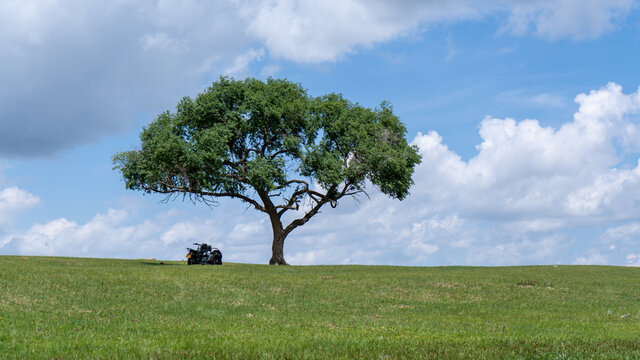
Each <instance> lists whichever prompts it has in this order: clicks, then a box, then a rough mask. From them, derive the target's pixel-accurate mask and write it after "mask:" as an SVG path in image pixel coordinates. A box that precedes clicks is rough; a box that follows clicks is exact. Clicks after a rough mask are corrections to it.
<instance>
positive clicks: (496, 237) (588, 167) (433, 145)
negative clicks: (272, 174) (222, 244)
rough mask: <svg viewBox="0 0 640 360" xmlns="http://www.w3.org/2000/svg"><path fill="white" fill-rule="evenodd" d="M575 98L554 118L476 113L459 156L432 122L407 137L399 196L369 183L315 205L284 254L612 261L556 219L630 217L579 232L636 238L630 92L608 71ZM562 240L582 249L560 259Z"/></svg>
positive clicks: (637, 185)
mask: <svg viewBox="0 0 640 360" xmlns="http://www.w3.org/2000/svg"><path fill="white" fill-rule="evenodd" d="M575 100H576V102H577V104H578V105H579V109H578V111H577V112H576V113H575V114H574V117H573V119H572V120H571V121H568V122H566V123H565V124H563V125H562V126H561V127H560V128H557V129H555V128H551V127H543V126H541V125H540V123H539V122H538V121H536V120H522V121H516V120H514V119H508V118H507V119H496V118H490V117H488V118H485V119H484V120H483V121H482V122H481V123H480V129H479V131H480V136H481V138H482V142H481V143H480V144H479V145H477V154H476V156H474V157H472V158H471V159H469V160H468V161H464V160H462V159H461V157H460V156H459V155H457V154H456V153H455V152H454V151H452V150H450V149H449V148H448V147H447V146H446V145H445V144H444V140H443V138H442V137H441V136H440V135H439V134H437V133H436V132H433V131H432V132H428V133H427V134H420V135H418V136H417V137H416V138H415V139H414V143H415V144H416V145H417V146H418V147H419V148H420V153H421V154H422V156H423V162H422V164H421V165H419V166H418V168H417V169H416V174H415V176H414V179H415V182H416V185H415V186H414V188H413V189H412V195H411V196H410V197H409V198H408V199H407V200H405V201H404V202H395V201H393V200H389V199H386V198H384V196H381V195H379V194H374V195H373V196H372V200H371V201H367V200H364V201H363V202H362V203H361V204H360V205H358V206H355V205H354V206H351V205H347V207H350V209H348V210H344V209H343V210H342V211H344V213H337V214H330V213H327V214H326V215H323V216H324V217H323V218H318V219H317V220H314V221H316V222H315V223H314V224H311V225H309V226H308V227H307V228H306V229H303V230H301V231H300V233H301V234H300V235H299V237H298V240H296V241H301V243H302V245H300V246H298V245H297V244H296V245H290V247H289V250H290V252H292V253H291V255H292V259H295V260H298V261H300V262H303V263H317V262H332V261H331V260H330V259H331V256H329V255H328V254H333V255H334V256H335V255H337V254H339V255H337V256H336V257H337V258H338V259H341V261H344V262H358V263H385V259H386V261H389V262H398V261H399V262H401V263H409V264H425V263H431V264H433V263H466V264H490V265H500V264H502V265H505V264H523V263H532V264H533V263H556V262H575V263H580V264H600V263H607V262H610V261H618V262H619V261H620V259H623V258H624V257H622V258H621V257H620V256H619V254H618V257H610V256H609V255H606V254H605V255H602V254H601V253H599V252H596V251H595V250H593V249H592V250H588V249H587V248H588V247H589V246H591V245H593V244H583V243H584V242H586V241H587V240H584V239H576V238H574V237H573V236H571V235H570V234H569V232H568V231H567V230H569V229H573V228H576V227H587V226H606V225H607V224H609V223H611V222H630V224H628V225H624V226H621V227H619V228H613V229H610V230H608V231H606V232H605V233H604V234H603V235H602V236H601V238H600V239H597V238H595V239H591V241H593V242H594V243H595V244H596V245H598V244H600V243H602V242H603V239H606V240H607V241H605V243H606V244H600V245H601V247H604V246H605V245H607V246H610V245H613V247H610V249H611V250H613V249H616V252H617V253H620V252H622V251H625V249H629V248H630V247H631V246H633V244H637V234H639V233H640V230H638V228H639V227H638V223H637V221H638V219H639V218H640V208H639V207H640V203H639V202H638V201H637V199H638V198H639V196H640V168H639V167H638V161H637V159H638V147H637V146H638V145H639V144H640V139H639V138H638V137H637V130H636V127H637V124H638V122H639V121H640V93H639V92H633V93H630V94H625V93H624V92H623V91H622V88H621V87H620V86H618V85H616V84H613V83H610V84H608V85H606V86H604V87H602V88H601V89H598V90H593V91H591V92H589V93H586V94H580V95H578V96H577V97H576V99H575ZM629 159H633V160H632V161H631V162H629V161H628V160H629ZM326 229H331V231H330V232H329V231H326ZM345 239H351V240H349V241H346V240H345ZM353 239H355V240H353ZM614 240H615V241H614ZM581 243H582V244H581ZM614 243H616V244H618V248H616V246H615V245H614ZM625 244H626V245H625ZM309 246H311V247H312V248H313V249H312V250H310V251H309V250H308V249H306V250H305V248H306V247H309ZM572 246H578V247H583V248H584V247H585V246H586V248H584V249H583V252H584V254H578V255H575V257H573V258H571V259H569V258H568V256H570V255H568V253H570V250H571V247H572ZM605 250H606V249H605ZM296 251H297V252H296ZM441 254H442V255H441ZM390 259H394V260H390ZM615 259H618V260H615ZM632 260H633V259H632Z"/></svg>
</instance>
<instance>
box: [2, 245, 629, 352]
mask: <svg viewBox="0 0 640 360" xmlns="http://www.w3.org/2000/svg"><path fill="white" fill-rule="evenodd" d="M0 274H2V276H0V358H2V359H354V358H356V359H438V360H441V359H558V358H560V359H640V350H639V349H640V306H639V305H638V304H639V301H640V295H639V294H640V285H639V284H640V269H638V268H624V267H604V266H559V267H557V268H556V267H552V266H527V267H504V268H498V267H492V268H472V267H440V268H424V267H393V266H308V267H295V266H291V267H276V268H273V267H267V266H264V265H250V264H230V263H225V264H224V265H222V266H187V265H186V264H185V263H184V262H169V261H164V262H160V261H155V260H115V259H111V260H109V259H78V258H49V257H20V256H15V257H13V256H11V257H9V256H0Z"/></svg>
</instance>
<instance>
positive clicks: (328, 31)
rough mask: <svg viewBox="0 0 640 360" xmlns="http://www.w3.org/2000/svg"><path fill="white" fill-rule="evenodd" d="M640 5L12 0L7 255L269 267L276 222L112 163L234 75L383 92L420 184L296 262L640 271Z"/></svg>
mask: <svg viewBox="0 0 640 360" xmlns="http://www.w3.org/2000/svg"><path fill="white" fill-rule="evenodd" d="M639 6H640V3H638V2H637V1H633V0H616V1H597V0H592V1H577V0H560V1H553V2H550V1H502V0H491V1H484V2H477V1H464V0H460V1H448V2H441V1H394V2H391V1H358V0H349V1H337V0H336V1H324V2H313V1H294V0H288V1H267V0H250V1H198V0H191V1H186V2H185V1H181V2H178V1H171V0H163V1H151V0H130V1H115V0H114V1H110V2H86V1H80V0H67V1H62V2H56V1H44V0H41V1H38V0H28V1H20V2H12V1H8V2H2V3H1V4H0V59H2V60H1V61H2V65H3V66H2V67H0V84H2V85H1V86H0V125H1V126H0V129H1V130H0V254H22V255H59V256H91V257H121V258H141V257H144V258H152V257H153V258H160V259H181V258H182V257H183V256H184V248H185V247H186V246H188V245H189V244H190V243H192V242H195V241H205V242H209V243H213V244H214V245H216V246H218V247H220V248H221V250H222V251H223V254H224V257H225V260H228V261H238V262H254V263H266V262H267V261H268V259H269V257H270V245H271V244H270V242H271V231H270V227H269V224H268V221H266V218H264V217H263V216H262V214H261V213H257V212H255V211H253V210H251V209H247V208H246V206H244V205H242V204H239V203H236V202H233V201H225V202H222V203H221V204H220V206H218V207H215V208H208V207H206V206H204V205H202V204H197V205H194V204H191V203H189V202H182V201H180V200H178V201H173V202H168V203H163V202H161V200H162V197H159V196H153V195H146V196H143V195H142V194H140V193H136V192H132V191H126V190H125V189H124V184H123V182H122V181H121V179H120V178H119V176H118V174H117V173H116V172H115V171H113V170H112V166H113V165H112V163H111V156H112V155H113V154H114V153H116V152H119V151H124V150H130V149H133V148H135V147H136V146H138V133H139V131H140V129H141V127H142V126H144V125H145V124H147V123H149V122H150V121H152V120H153V119H154V118H155V116H156V115H157V114H159V113H160V112H163V111H165V110H172V109H173V108H174V107H175V104H176V103H177V101H178V100H179V99H180V98H181V97H182V96H185V95H187V96H193V95H195V94H197V93H198V92H200V91H202V90H203V89H204V88H205V87H206V86H207V85H208V84H210V83H211V82H212V81H215V80H216V79H217V78H218V77H219V76H220V75H230V76H234V77H236V78H244V77H258V78H263V79H264V78H266V77H268V76H273V77H282V78H287V79H289V80H292V81H295V82H299V83H301V84H302V85H303V86H304V87H305V88H306V89H308V92H309V93H310V94H312V95H322V94H325V93H329V92H341V93H343V94H344V95H345V96H346V97H347V98H349V99H351V100H352V101H356V102H359V103H361V104H363V105H366V106H371V107H375V106H377V105H378V104H379V103H380V102H381V101H383V100H388V101H390V102H391V104H392V105H393V107H394V112H395V113H396V114H397V115H398V116H399V117H400V118H401V120H402V121H403V122H404V123H405V124H406V126H407V129H408V135H407V136H408V139H409V141H412V142H413V143H414V144H416V145H418V146H419V148H420V151H421V153H422V155H423V163H422V164H421V165H420V167H419V168H417V169H416V174H415V178H414V179H415V185H414V187H413V188H412V191H411V196H410V197H409V198H408V199H406V200H405V201H403V202H399V201H395V200H391V199H387V198H385V197H384V196H382V194H380V193H379V192H377V191H375V189H371V191H370V195H371V199H366V198H362V199H359V200H358V201H353V200H350V199H348V200H346V201H344V202H343V203H342V204H340V206H339V207H338V208H336V209H326V210H324V211H322V213H321V214H319V215H317V216H316V217H315V218H314V219H313V220H312V221H311V222H309V223H308V224H306V225H305V226H304V227H302V228H299V229H297V230H296V231H295V232H293V233H292V234H291V235H290V236H289V238H288V239H287V242H286V243H285V258H286V259H287V261H288V262H290V263H292V264H342V263H344V264H353V263H358V264H399V265H453V264H455V265H518V264H556V263H562V264H615V265H635V266H638V265H640V200H638V199H640V168H639V167H638V160H639V158H640V124H639V122H640V95H639V92H638V88H639V86H640V72H639V71H638V66H637V64H638V63H639V62H640V8H639Z"/></svg>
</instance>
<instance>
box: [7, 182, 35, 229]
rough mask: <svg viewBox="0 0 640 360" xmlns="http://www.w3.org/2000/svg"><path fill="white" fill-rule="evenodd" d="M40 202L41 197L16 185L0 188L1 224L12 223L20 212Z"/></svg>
mask: <svg viewBox="0 0 640 360" xmlns="http://www.w3.org/2000/svg"><path fill="white" fill-rule="evenodd" d="M40 203H41V201H40V198H39V197H37V196H35V195H33V194H30V193H28V192H27V191H24V190H22V189H19V188H17V187H15V186H14V187H9V188H5V189H2V190H0V226H9V225H11V224H12V222H13V221H15V219H16V218H17V216H18V215H19V214H20V213H22V212H24V211H26V210H28V209H31V208H33V207H35V206H38V205H40Z"/></svg>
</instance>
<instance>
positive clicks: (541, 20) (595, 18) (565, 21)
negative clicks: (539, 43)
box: [507, 0, 635, 40]
mask: <svg viewBox="0 0 640 360" xmlns="http://www.w3.org/2000/svg"><path fill="white" fill-rule="evenodd" d="M634 5H635V1H633V0H613V1H601V0H556V1H520V2H517V3H515V4H514V6H513V8H512V10H511V14H510V16H509V22H508V25H507V27H508V29H509V30H510V31H511V32H512V33H514V34H517V35H524V34H527V33H529V32H530V31H533V32H534V33H535V34H536V35H538V36H541V37H544V38H548V39H552V40H555V39H558V38H564V37H570V38H573V39H576V40H582V39H592V38H596V37H598V36H600V35H602V34H603V33H606V32H608V31H611V30H613V29H614V28H615V21H616V20H618V19H619V18H622V17H624V16H625V15H626V14H628V13H629V11H630V10H631V9H632V8H633V6H634ZM531 28H533V30H531Z"/></svg>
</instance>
